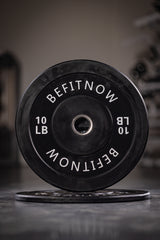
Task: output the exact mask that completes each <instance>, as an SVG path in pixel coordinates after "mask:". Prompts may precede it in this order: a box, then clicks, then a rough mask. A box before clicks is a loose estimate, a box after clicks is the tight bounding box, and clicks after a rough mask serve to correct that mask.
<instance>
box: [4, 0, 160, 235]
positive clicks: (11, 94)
mask: <svg viewBox="0 0 160 240" xmlns="http://www.w3.org/2000/svg"><path fill="white" fill-rule="evenodd" d="M72 59H91V60H97V61H100V62H104V63H107V64H109V65H111V66H113V67H114V68H116V69H118V70H119V71H121V72H122V73H124V74H125V75H127V76H128V77H129V78H130V79H131V80H132V81H133V82H134V83H135V84H136V85H137V87H138V88H139V90H140V91H141V93H142V95H143V97H144V100H145V102H146V105H147V109H148V118H149V125H150V134H149V140H148V144H147V147H146V150H145V153H144V155H143V157H142V159H141V161H140V163H139V164H138V165H137V167H136V168H135V169H134V170H133V171H132V172H131V173H130V174H129V175H128V176H127V177H126V178H124V179H123V180H122V181H121V182H120V183H118V184H116V185H115V186H113V187H114V188H132V189H135V188H137V189H148V190H150V191H151V195H152V198H151V199H150V200H146V201H144V202H133V203H121V204H120V203H116V204H113V203H112V204H108V205H107V204H102V205H101V204H100V205H98V204H91V205H89V204H85V205H80V204H75V205H74V204H73V205H65V204H64V205H59V204H56V205H54V204H51V205H49V204H40V203H39V204H37V203H21V202H16V201H15V200H14V194H15V193H16V192H17V191H23V190H35V189H36V190H39V189H54V188H53V187H52V186H50V185H48V184H47V183H45V182H44V181H43V180H41V179H39V177H38V176H36V175H35V174H34V173H33V172H32V170H31V169H30V168H29V167H28V166H27V165H26V163H25V161H24V159H23V158H22V156H21V154H20V153H19V152H18V146H17V142H16V138H15V130H14V122H15V114H16V109H17V106H18V103H19V100H20V98H21V97H22V95H23V92H24V91H25V89H26V88H27V86H28V85H29V84H30V83H31V81H32V80H33V79H34V78H35V77H36V76H37V75H39V74H40V73H41V72H43V71H44V70H45V69H46V68H48V67H50V66H52V65H54V64H56V63H59V62H63V61H66V60H72ZM159 176H160V1H159V0H157V1H156V0H134V1H133V0H112V1H109V0H92V1H91V0H81V1H80V0H57V1H56V0H52V1H51V0H32V1H31V0H28V1H22V0H21V1H20V0H14V1H11V0H0V239H2V240H6V239H7V240H8V239H11V238H12V239H16V240H19V239H28V238H30V239H38V240H41V239H65V240H67V239H70V240H71V239H106V238H107V239H138V238H139V239H145V240H147V239H159V236H160V228H159V223H160V217H159V216H160V205H159V203H160V201H159V198H160V197H159V189H160V177H159Z"/></svg>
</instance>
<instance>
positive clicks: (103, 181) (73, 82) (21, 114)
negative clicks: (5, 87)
mask: <svg viewBox="0 0 160 240" xmlns="http://www.w3.org/2000/svg"><path fill="white" fill-rule="evenodd" d="M16 132H17V138H18V142H19V146H20V149H21V152H22V154H23V156H24V158H25V160H26V161H27V163H28V164H29V166H30V167H31V168H32V169H33V170H34V171H35V172H36V173H37V174H38V175H39V176H40V177H41V178H43V179H44V180H46V181H47V182H49V183H50V184H52V185H55V186H57V187H60V188H63V189H66V190H70V191H92V190H98V189H102V188H105V187H108V186H111V185H112V184H114V183H116V182H117V181H119V180H120V179H122V178H123V177H124V176H126V175H127V174H128V173H129V172H130V171H131V170H132V169H133V168H134V167H135V165H136V164H137V162H138V161H139V159H140V157H141V155H142V153H143V151H144V147H145V144H146V141H147V136H148V121H147V114H146V109H145V105H144V102H143V99H142V97H141V95H140V93H139V92H138V90H137V89H136V87H135V86H134V85H133V83H132V82H130V80H129V79H128V78H126V77H125V76H124V75H122V74H121V73H119V72H118V71H117V70H115V69H114V68H112V67H110V66H108V65H106V64H103V63H99V62H95V61H89V60H74V61H69V62H64V63H61V64H58V65H55V66H53V67H51V68H49V69H48V70H46V71H45V72H44V73H42V75H40V76H39V77H38V78H36V79H35V81H33V82H32V84H31V85H30V86H29V88H28V89H27V91H26V92H25V94H24V96H23V98H22V101H21V103H20V106H19V108H18V111H17V118H16Z"/></svg>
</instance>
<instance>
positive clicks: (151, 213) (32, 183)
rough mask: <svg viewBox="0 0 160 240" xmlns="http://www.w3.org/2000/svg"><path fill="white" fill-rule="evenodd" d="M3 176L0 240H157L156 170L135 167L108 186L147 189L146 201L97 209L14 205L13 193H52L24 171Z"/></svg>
mask: <svg viewBox="0 0 160 240" xmlns="http://www.w3.org/2000/svg"><path fill="white" fill-rule="evenodd" d="M4 173H5V174H4ZM4 173H3V172H1V173H0V175H1V181H0V229H1V230H0V239H1V240H10V239H12V240H19V239H23V240H26V239H27V240H28V239H30V240H32V239H34V240H36V239H37V240H41V239H43V240H44V239H47V240H50V239H60V240H61V239H65V240H72V239H83V240H84V239H92V240H94V239H96V240H97V239H99V240H100V239H105V240H106V239H125V240H127V239H130V240H131V239H134V240H135V239H141V240H143V239H144V240H147V239H149V240H150V239H153V240H156V239H160V190H159V185H160V181H159V174H160V170H159V169H154V170H153V169H143V168H140V167H136V169H135V170H133V171H132V172H131V173H130V174H129V175H128V176H127V177H126V178H124V179H123V180H122V181H121V182H119V183H118V184H116V185H114V186H113V187H112V188H125V189H145V190H149V191H150V193H151V198H150V199H148V200H143V201H135V202H121V203H103V204H101V203H98V204H55V203H34V202H20V201H16V200H15V199H14V195H15V193H16V192H18V191H25V190H42V189H43V190H50V189H54V188H53V187H52V186H50V185H48V184H47V183H45V182H44V181H42V180H41V179H40V178H38V177H37V176H36V175H35V174H34V173H33V172H32V171H31V170H30V169H29V168H22V169H21V170H12V171H11V170H10V171H8V173H6V172H5V171H4Z"/></svg>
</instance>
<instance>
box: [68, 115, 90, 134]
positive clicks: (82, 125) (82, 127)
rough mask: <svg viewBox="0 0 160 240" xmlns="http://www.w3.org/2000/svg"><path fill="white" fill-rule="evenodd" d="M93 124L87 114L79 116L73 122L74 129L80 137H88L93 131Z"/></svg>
mask: <svg viewBox="0 0 160 240" xmlns="http://www.w3.org/2000/svg"><path fill="white" fill-rule="evenodd" d="M92 128H93V122H92V120H91V118H90V117H88V116H87V115H85V114H80V115H77V116H76V117H75V118H73V120H72V129H73V131H74V133H76V134H78V135H81V136H83V135H87V134H89V133H90V132H91V131H92Z"/></svg>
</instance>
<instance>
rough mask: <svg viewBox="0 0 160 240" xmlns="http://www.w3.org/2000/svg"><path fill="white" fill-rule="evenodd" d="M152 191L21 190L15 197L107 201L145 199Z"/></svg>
mask: <svg viewBox="0 0 160 240" xmlns="http://www.w3.org/2000/svg"><path fill="white" fill-rule="evenodd" d="M149 197H150V193H149V192H148V191H144V190H127V189H126V190H124V189H104V190H101V191H96V192H81V193H77V192H67V191H63V190H57V191H31V192H30V191H28V192H19V193H17V194H16V196H15V198H16V200H18V201H26V202H48V203H107V202H111V203H112V202H128V201H138V200H145V199H148V198H149Z"/></svg>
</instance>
